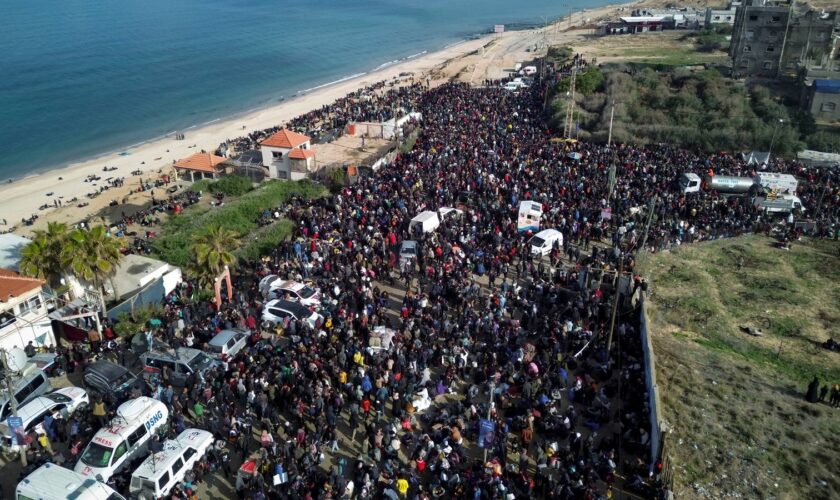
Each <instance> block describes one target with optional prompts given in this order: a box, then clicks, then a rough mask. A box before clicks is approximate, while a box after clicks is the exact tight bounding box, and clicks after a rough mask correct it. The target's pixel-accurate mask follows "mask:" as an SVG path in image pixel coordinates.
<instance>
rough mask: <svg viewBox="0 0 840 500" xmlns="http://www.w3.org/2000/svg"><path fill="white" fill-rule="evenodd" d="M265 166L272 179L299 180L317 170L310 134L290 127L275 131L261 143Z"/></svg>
mask: <svg viewBox="0 0 840 500" xmlns="http://www.w3.org/2000/svg"><path fill="white" fill-rule="evenodd" d="M260 151H261V152H262V159H263V167H265V168H267V169H268V176H269V177H270V178H272V179H286V180H298V179H303V178H304V177H306V175H307V174H308V173H310V172H312V171H314V170H315V165H316V161H315V150H313V149H312V146H311V139H310V138H309V136H306V135H303V134H299V133H297V132H294V131H292V130H289V129H285V128H284V129H283V130H280V131H279V132H276V133H274V134H273V135H272V136H271V137H269V138H268V139H266V140H264V141H262V142H261V143H260Z"/></svg>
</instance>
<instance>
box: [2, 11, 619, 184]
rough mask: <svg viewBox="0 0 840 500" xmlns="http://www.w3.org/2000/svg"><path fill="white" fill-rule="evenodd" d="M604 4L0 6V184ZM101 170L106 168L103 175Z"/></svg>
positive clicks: (127, 147)
mask: <svg viewBox="0 0 840 500" xmlns="http://www.w3.org/2000/svg"><path fill="white" fill-rule="evenodd" d="M608 3H611V2H610V1H609V0H578V1H575V0H565V1H564V2H562V3H561V2H558V1H557V0H522V1H513V0H353V1H337V0H61V1H55V0H3V2H2V4H3V7H2V11H3V12H2V15H0V141H2V143H3V145H4V146H5V147H3V148H2V151H0V179H8V178H15V179H20V178H22V177H25V176H27V175H31V174H34V173H37V172H40V171H44V170H48V169H51V168H57V167H60V166H63V165H67V164H70V163H73V162H77V161H81V160H86V159H89V158H93V157H96V156H98V155H103V154H106V153H109V152H118V151H124V150H127V149H130V148H131V147H132V146H137V145H139V144H142V143H144V142H147V141H150V140H154V139H156V138H159V137H162V136H166V135H168V134H171V133H173V132H174V131H186V130H189V129H190V128H192V127H197V126H202V125H205V124H209V123H212V122H215V121H218V120H221V119H224V118H227V117H231V116H234V115H236V114H240V113H245V112H249V111H252V110H254V109H258V108H263V107H268V106H271V105H274V104H276V103H278V102H280V101H282V100H283V99H288V98H290V97H293V96H294V95H296V94H298V93H300V92H304V91H307V90H311V89H314V88H317V87H321V86H324V85H327V84H330V83H334V82H337V81H341V80H344V79H347V78H351V77H353V76H358V75H361V74H364V73H366V72H370V71H373V70H375V69H377V68H381V67H384V66H387V65H390V64H394V63H396V62H399V61H401V60H405V59H408V58H413V57H419V56H421V55H423V54H425V53H426V52H431V51H434V50H438V49H441V48H443V47H446V46H448V45H451V44H453V43H457V42H458V41H461V40H464V39H466V38H470V37H472V36H475V35H478V34H481V33H487V32H490V31H491V30H492V29H493V26H494V25H495V24H505V25H506V29H521V28H525V27H532V26H535V25H541V24H542V23H543V22H544V21H545V20H546V19H548V20H551V19H556V18H558V17H561V16H563V15H566V14H568V12H569V10H570V9H575V10H577V9H581V8H592V7H598V6H602V5H606V4H608ZM103 164H104V163H103Z"/></svg>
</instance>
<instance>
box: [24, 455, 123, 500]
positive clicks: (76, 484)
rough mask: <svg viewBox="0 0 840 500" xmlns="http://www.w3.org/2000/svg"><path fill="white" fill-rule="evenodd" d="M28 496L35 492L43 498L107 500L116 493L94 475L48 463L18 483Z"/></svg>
mask: <svg viewBox="0 0 840 500" xmlns="http://www.w3.org/2000/svg"><path fill="white" fill-rule="evenodd" d="M17 491H20V492H21V493H22V494H24V495H26V496H31V495H33V493H35V494H37V495H38V496H39V497H41V498H85V499H95V500H106V499H108V498H110V495H112V494H113V493H114V490H113V489H111V488H110V487H109V486H108V485H105V484H102V483H100V482H99V481H97V480H96V479H94V478H92V477H85V476H83V475H81V474H79V473H77V472H74V471H72V470H70V469H65V468H64V467H60V466H58V465H55V464H51V463H46V464H44V465H42V466H41V467H38V468H37V469H35V470H34V471H33V472H32V473H30V474H29V475H28V476H26V478H24V479H23V481H21V482H20V483H18V485H17Z"/></svg>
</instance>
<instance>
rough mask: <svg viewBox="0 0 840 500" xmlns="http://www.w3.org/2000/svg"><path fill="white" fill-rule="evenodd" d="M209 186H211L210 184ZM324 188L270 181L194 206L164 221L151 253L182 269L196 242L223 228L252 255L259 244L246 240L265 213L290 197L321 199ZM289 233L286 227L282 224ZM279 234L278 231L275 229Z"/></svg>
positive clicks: (307, 183)
mask: <svg viewBox="0 0 840 500" xmlns="http://www.w3.org/2000/svg"><path fill="white" fill-rule="evenodd" d="M211 186H212V185H211ZM323 193H324V189H323V188H322V187H321V186H319V185H317V184H314V183H312V182H310V181H306V180H304V181H296V182H281V181H269V182H265V183H263V184H262V185H261V186H260V187H258V188H256V189H254V190H252V191H250V192H248V193H246V194H245V195H243V196H241V197H238V198H236V199H228V200H226V201H225V203H224V205H222V206H220V207H206V206H193V207H190V208H188V209H186V210H184V211H183V212H182V213H181V214H179V215H173V216H171V217H169V218H167V220H166V222H165V223H164V224H163V228H162V230H161V234H160V236H158V238H157V239H156V240H155V243H154V246H153V250H154V253H155V255H156V256H157V257H159V258H160V259H162V260H164V261H166V262H169V263H170V264H174V265H177V266H181V267H188V266H189V265H190V264H191V263H192V262H193V261H194V259H195V255H194V252H193V249H192V246H193V244H194V243H195V240H196V238H197V237H199V236H200V235H203V234H206V233H207V232H208V231H210V230H211V229H212V228H222V229H225V230H228V231H232V232H234V233H236V235H237V237H238V238H240V239H247V240H248V241H246V245H245V246H244V247H243V249H242V250H241V252H244V253H243V255H254V252H255V250H254V249H255V248H258V247H259V245H260V243H259V241H256V240H254V239H253V237H248V235H249V234H251V233H253V232H255V231H257V229H258V227H259V225H258V223H257V221H258V219H259V217H260V215H261V214H262V212H263V211H264V210H267V209H268V210H271V209H273V208H275V207H278V206H281V205H283V204H284V203H286V201H287V200H288V199H289V198H291V197H292V196H295V195H297V196H303V197H306V198H312V197H317V196H321V195H322V194H323ZM283 227H285V228H286V229H287V230H288V226H286V225H284V226H283ZM276 231H280V229H278V230H276ZM276 231H269V230H265V231H259V232H258V234H259V235H265V236H266V237H267V238H277V235H278V233H277V232H276Z"/></svg>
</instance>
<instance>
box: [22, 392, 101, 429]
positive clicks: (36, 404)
mask: <svg viewBox="0 0 840 500" xmlns="http://www.w3.org/2000/svg"><path fill="white" fill-rule="evenodd" d="M85 392H87V391H85V390H84V389H82V388H81V387H64V388H61V389H57V390H55V391H52V392H50V393H49V394H53V393H58V394H63V395H65V396H67V397H68V398H70V399H76V398H79V397H82V396H83V395H84V394H85ZM57 404H60V403H56V402H55V401H53V400H52V399H50V398H48V397H47V394H44V395H43V396H38V397H37V398H35V399H33V400H32V401H30V402H28V403H26V404H24V405H22V406H21V407H20V408H18V411H17V414H18V417H20V418H21V420H23V425H26V424H27V423H28V421H29V420H31V419H32V418H33V417H34V416H35V415H37V414H38V413H40V412H41V411H43V410H44V409H45V408H52V407H53V406H55V405H57Z"/></svg>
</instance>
